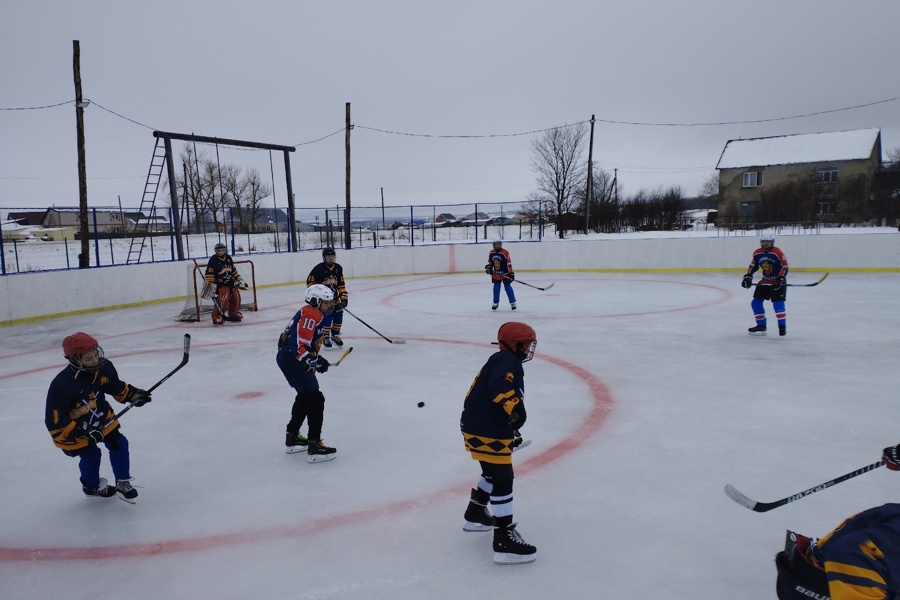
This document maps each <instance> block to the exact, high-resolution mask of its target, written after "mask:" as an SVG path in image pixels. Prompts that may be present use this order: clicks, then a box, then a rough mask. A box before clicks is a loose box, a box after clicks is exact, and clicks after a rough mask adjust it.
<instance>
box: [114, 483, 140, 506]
mask: <svg viewBox="0 0 900 600" xmlns="http://www.w3.org/2000/svg"><path fill="white" fill-rule="evenodd" d="M116 492H118V494H119V498H121V499H122V500H124V501H125V502H128V503H129V504H134V503H135V501H136V500H137V497H138V492H137V490H136V489H134V486H132V485H131V478H129V479H116Z"/></svg>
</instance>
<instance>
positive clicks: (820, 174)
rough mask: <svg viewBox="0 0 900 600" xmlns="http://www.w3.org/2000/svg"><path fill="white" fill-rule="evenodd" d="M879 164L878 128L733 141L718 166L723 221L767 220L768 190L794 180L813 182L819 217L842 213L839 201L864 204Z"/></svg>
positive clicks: (813, 200) (721, 221)
mask: <svg viewBox="0 0 900 600" xmlns="http://www.w3.org/2000/svg"><path fill="white" fill-rule="evenodd" d="M880 166H881V130H880V129H877V128H876V129H856V130H850V131H828V132H823V133H805V134H795V135H781V136H774V137H762V138H749V139H737V140H728V142H727V143H726V144H725V148H724V149H723V150H722V154H721V156H720V157H719V162H718V164H716V169H717V170H718V171H719V202H718V209H719V212H718V223H719V225H720V226H722V225H726V226H727V225H729V224H734V223H754V222H756V221H757V220H759V219H760V217H762V220H766V217H765V216H764V215H763V211H762V210H761V207H762V206H763V204H762V201H763V200H764V199H765V194H766V192H767V191H768V190H772V189H775V190H778V189H783V188H784V186H785V185H787V184H790V183H792V182H793V183H797V182H802V181H808V182H812V185H811V186H810V188H809V189H811V190H812V194H810V193H807V196H808V197H809V196H810V195H814V196H815V198H809V202H815V206H813V207H812V210H814V211H815V215H817V216H819V217H821V216H825V215H828V214H830V213H834V212H835V211H837V210H839V209H840V208H841V207H839V206H838V204H839V202H840V203H842V204H843V206H844V207H852V206H856V205H858V204H859V203H860V202H862V203H865V201H866V199H867V198H868V197H869V194H870V192H871V190H872V181H873V178H874V175H875V173H876V172H877V171H879V170H880ZM779 186H781V187H779ZM774 200H775V201H777V198H775V199H774ZM845 210H846V209H845ZM770 212H771V211H770Z"/></svg>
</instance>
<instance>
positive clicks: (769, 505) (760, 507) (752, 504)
mask: <svg viewBox="0 0 900 600" xmlns="http://www.w3.org/2000/svg"><path fill="white" fill-rule="evenodd" d="M883 464H884V461H881V460H879V461H878V462H876V463H872V464H871V465H866V466H865V467H862V468H861V469H857V470H855V471H851V472H850V473H847V474H846V475H841V476H840V477H836V478H834V479H832V480H831V481H826V482H825V483H820V484H819V485H817V486H814V487H811V488H809V489H808V490H803V491H802V492H798V493H796V494H793V495H791V496H788V497H787V498H782V499H781V500H776V501H775V502H757V501H756V500H751V499H750V498H748V497H747V496H745V495H744V494H742V493H740V492H739V491H738V490H737V488H735V487H734V486H733V485H731V484H730V483H729V484H728V485H726V486H725V494H726V495H727V496H728V497H729V498H731V499H732V500H734V501H735V502H737V503H738V504H740V505H741V506H743V507H744V508H749V509H750V510H752V511H753V512H769V511H770V510H772V509H773V508H778V507H779V506H784V505H785V504H790V503H791V502H793V501H795V500H800V499H801V498H805V497H807V496H809V495H810V494H815V493H816V492H821V491H822V490H825V489H828V488H830V487H831V486H833V485H837V484H839V483H841V482H844V481H847V480H848V479H853V478H854V477H857V476H859V475H862V474H863V473H868V472H869V471H873V470H875V469H877V468H878V467H880V466H882V465H883Z"/></svg>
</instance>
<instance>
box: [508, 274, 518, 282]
mask: <svg viewBox="0 0 900 600" xmlns="http://www.w3.org/2000/svg"><path fill="white" fill-rule="evenodd" d="M506 278H507V279H509V280H510V281H515V280H516V274H515V273H508V274H507V275H506Z"/></svg>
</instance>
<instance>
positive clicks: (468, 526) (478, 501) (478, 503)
mask: <svg viewBox="0 0 900 600" xmlns="http://www.w3.org/2000/svg"><path fill="white" fill-rule="evenodd" d="M490 499H491V496H490V494H488V493H487V492H486V491H484V490H482V489H481V488H475V489H473V490H472V495H471V497H470V500H469V506H468V507H467V508H466V514H465V515H464V516H463V518H464V519H465V520H466V522H465V523H463V531H490V530H491V529H493V528H494V517H492V516H491V513H490V511H488V508H487V503H488V501H490Z"/></svg>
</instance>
